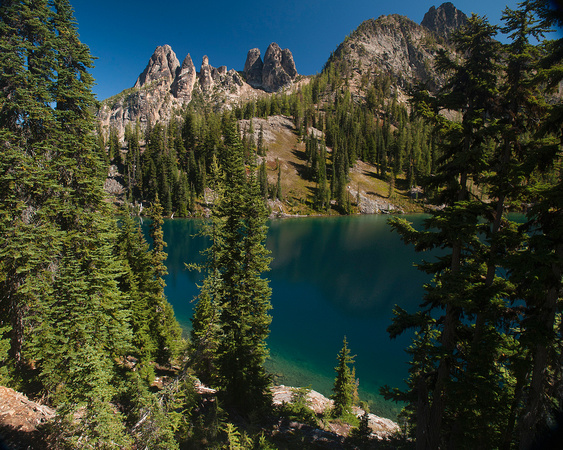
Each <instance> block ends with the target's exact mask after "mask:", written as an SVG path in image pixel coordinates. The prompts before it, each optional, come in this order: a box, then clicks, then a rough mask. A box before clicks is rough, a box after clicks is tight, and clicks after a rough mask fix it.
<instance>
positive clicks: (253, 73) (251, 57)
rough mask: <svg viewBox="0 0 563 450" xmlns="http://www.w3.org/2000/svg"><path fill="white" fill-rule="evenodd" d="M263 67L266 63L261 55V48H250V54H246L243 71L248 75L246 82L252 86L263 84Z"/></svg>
mask: <svg viewBox="0 0 563 450" xmlns="http://www.w3.org/2000/svg"><path fill="white" fill-rule="evenodd" d="M263 68H264V63H263V62H262V57H261V56H260V49H258V48H253V49H251V50H249V51H248V55H247V56H246V63H245V64H244V71H243V73H244V75H245V76H246V82H247V83H248V84H250V86H252V87H258V86H262V69H263Z"/></svg>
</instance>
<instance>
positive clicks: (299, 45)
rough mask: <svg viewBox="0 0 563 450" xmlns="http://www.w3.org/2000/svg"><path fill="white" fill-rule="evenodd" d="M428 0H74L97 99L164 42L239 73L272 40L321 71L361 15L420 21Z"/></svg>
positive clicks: (470, 5) (469, 7) (494, 14)
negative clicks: (248, 56)
mask: <svg viewBox="0 0 563 450" xmlns="http://www.w3.org/2000/svg"><path fill="white" fill-rule="evenodd" d="M441 3H442V2H441V1H440V2H434V1H432V0H401V1H383V0H371V1H368V0H279V1H272V2H265V1H264V0H261V1H256V0H252V1H248V2H240V1H234V0H229V1H223V0H216V1H210V0H197V1H185V2H178V1H172V0H159V1H146V0H136V1H132V0H113V1H110V0H96V1H92V0H74V1H73V0H71V4H72V6H73V7H74V10H75V16H76V19H77V21H78V27H79V33H80V39H81V41H82V42H84V43H85V44H87V45H88V46H89V47H90V51H91V53H92V55H93V56H95V57H97V58H98V59H97V60H96V61H95V65H96V67H95V68H94V69H93V70H92V74H93V76H94V78H95V79H96V83H97V86H95V88H94V92H95V93H96V95H97V97H98V99H99V100H103V99H105V98H107V97H110V96H112V95H114V94H117V93H119V92H121V91H122V90H124V89H127V88H130V87H132V86H133V85H134V84H135V80H136V79H137V77H138V76H139V74H140V73H141V72H142V71H143V70H144V68H145V66H146V64H147V62H148V60H149V58H150V57H151V55H152V53H153V51H154V49H155V48H156V47H157V46H159V45H164V44H169V45H170V46H171V47H172V49H173V50H174V52H175V53H176V55H177V57H178V60H179V61H180V63H182V61H183V59H184V57H185V56H186V55H187V54H188V53H190V55H191V57H192V59H193V61H194V64H195V66H196V68H197V69H198V70H199V67H200V65H201V60H202V58H203V56H204V55H207V56H208V57H209V63H210V64H211V65H212V66H214V67H219V66H222V65H225V66H227V68H228V69H233V68H234V69H236V70H242V69H243V68H244V62H245V60H246V54H247V52H248V50H250V49H251V48H255V47H258V48H259V49H260V51H261V52H262V55H264V53H265V52H266V49H267V47H268V45H269V44H270V43H271V42H277V43H278V44H279V46H280V47H282V48H289V49H290V50H291V52H292V53H293V57H294V60H295V64H296V66H297V71H298V72H299V73H300V74H303V75H312V74H315V73H318V72H320V71H321V69H322V67H323V64H324V63H325V62H326V60H327V59H328V57H329V55H330V53H331V52H332V51H334V50H335V49H336V47H337V46H338V44H340V43H341V42H342V41H343V40H344V38H345V36H346V35H347V34H350V32H352V31H353V30H354V29H356V28H357V27H358V25H360V23H362V22H363V21H364V20H367V19H370V18H377V17H379V16H381V15H389V14H401V15H404V16H407V17H409V18H410V19H412V20H413V21H415V22H417V23H420V22H421V20H422V18H423V17H424V14H425V13H426V12H427V11H428V9H430V7H431V6H436V7H438V6H439V5H440V4H441ZM452 3H453V4H454V5H455V6H456V7H457V8H458V9H460V10H461V11H463V12H464V13H466V14H467V15H469V14H471V13H472V12H474V13H476V14H479V15H486V16H487V17H488V19H489V20H490V21H491V22H492V23H499V21H500V17H501V13H502V10H503V9H504V8H505V6H507V5H508V6H509V7H511V8H515V7H516V5H517V1H516V0H472V1H470V0H458V1H452Z"/></svg>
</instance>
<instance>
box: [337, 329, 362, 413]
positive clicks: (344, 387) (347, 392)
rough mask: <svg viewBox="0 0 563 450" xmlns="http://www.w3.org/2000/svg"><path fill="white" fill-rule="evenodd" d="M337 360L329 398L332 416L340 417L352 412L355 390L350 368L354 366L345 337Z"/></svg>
mask: <svg viewBox="0 0 563 450" xmlns="http://www.w3.org/2000/svg"><path fill="white" fill-rule="evenodd" d="M337 359H338V365H337V366H336V367H335V368H334V370H335V371H336V378H335V380H334V387H333V388H332V391H333V392H334V394H333V395H332V396H331V398H332V400H334V410H333V414H334V415H335V416H336V417H340V416H342V415H344V414H347V413H351V412H352V405H353V402H354V392H355V390H356V388H357V387H356V380H355V379H354V376H353V372H354V371H353V369H352V368H350V365H351V364H354V356H351V355H350V349H349V348H348V341H347V340H346V336H344V341H343V343H342V349H341V350H340V352H339V353H338V358H337Z"/></svg>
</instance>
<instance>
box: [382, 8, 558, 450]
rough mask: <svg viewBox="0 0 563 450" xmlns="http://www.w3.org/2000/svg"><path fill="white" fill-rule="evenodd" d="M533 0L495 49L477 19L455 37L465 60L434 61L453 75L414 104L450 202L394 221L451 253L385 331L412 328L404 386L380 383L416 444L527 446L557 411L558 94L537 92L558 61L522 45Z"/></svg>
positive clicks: (537, 14)
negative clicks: (437, 151)
mask: <svg viewBox="0 0 563 450" xmlns="http://www.w3.org/2000/svg"><path fill="white" fill-rule="evenodd" d="M539 4H541V5H540V6H538V3H532V2H524V3H522V4H520V5H519V9H518V10H517V11H512V10H508V9H507V10H506V11H505V15H504V20H505V22H506V27H505V28H504V29H503V31H504V32H506V33H508V34H509V35H510V39H511V42H510V43H509V44H507V45H506V46H505V48H504V49H502V51H501V49H498V48H496V47H498V46H499V44H498V43H495V42H492V41H491V40H490V37H491V36H492V33H491V31H493V30H492V29H491V28H490V27H489V26H488V24H486V23H485V22H484V21H482V20H479V19H478V18H476V17H472V18H471V19H470V20H469V22H468V26H467V27H466V28H465V29H464V30H463V31H462V33H460V34H458V35H457V36H456V37H454V43H455V44H456V47H457V50H458V52H460V53H463V56H464V59H463V60H461V61H460V62H456V63H452V62H451V61H449V60H447V59H445V58H444V57H443V56H442V57H441V58H440V59H439V67H441V69H442V70H444V69H445V70H447V71H448V72H449V80H450V82H449V83H447V85H446V87H445V90H444V91H443V93H442V95H441V96H438V98H432V99H430V98H427V99H426V101H424V102H422V103H420V102H419V103H418V107H419V111H422V112H424V113H425V114H426V115H427V117H432V118H433V120H434V121H435V124H436V126H435V129H436V130H439V131H440V134H439V135H438V136H439V137H440V141H439V143H438V145H440V146H441V150H442V151H443V154H444V157H443V158H442V160H441V166H440V167H439V170H440V172H439V173H438V175H437V176H436V177H435V178H434V180H435V181H437V182H438V183H437V185H436V188H437V192H440V193H441V195H443V198H444V199H445V201H446V204H447V205H448V206H447V207H446V208H445V209H444V210H443V211H441V212H437V213H434V214H433V215H432V217H431V218H430V219H429V220H428V221H427V223H426V226H425V228H426V231H422V232H417V231H415V230H413V229H412V228H411V227H409V226H408V225H407V224H406V223H405V222H404V221H401V220H394V221H393V222H392V223H393V226H394V227H395V228H396V229H397V230H398V231H399V232H400V233H401V235H402V237H403V239H404V240H405V241H407V242H411V243H414V244H415V248H416V249H417V250H423V249H429V248H440V247H441V248H449V252H448V253H447V254H446V255H444V256H442V257H440V258H439V259H438V260H437V261H436V262H434V263H429V262H425V263H423V264H422V265H421V268H422V269H423V270H425V271H426V272H428V273H431V274H434V275H435V278H434V281H433V283H432V284H430V285H428V286H427V287H426V291H427V293H426V295H425V301H424V303H423V304H422V305H421V311H419V312H417V313H415V314H407V312H406V311H404V310H402V309H401V308H399V307H397V308H396V311H395V313H396V318H395V319H394V324H393V325H392V326H391V327H390V328H389V331H390V333H391V336H392V337H393V336H395V335H396V334H399V333H401V332H403V331H404V330H405V329H407V328H413V329H415V330H416V331H417V333H416V336H415V340H414V342H413V345H412V346H411V347H410V348H409V350H408V352H409V354H410V355H411V357H412V362H411V369H410V374H411V376H410V382H409V383H410V384H409V389H408V390H407V391H405V392H402V393H401V392H399V391H398V390H395V391H393V392H389V391H387V392H386V394H387V395H388V396H389V397H391V398H395V399H401V400H403V401H406V402H407V407H406V408H405V413H406V414H407V416H409V417H410V418H411V419H412V421H413V423H414V424H415V427H416V445H417V448H437V447H440V446H450V447H455V448H463V447H464V446H465V447H467V446H468V447H491V448H511V447H513V446H515V445H517V446H520V448H529V447H530V445H532V444H534V443H535V444H536V445H538V442H539V441H537V439H538V436H540V435H541V433H542V432H545V431H546V430H547V423H548V422H549V421H550V420H553V419H554V414H555V413H556V410H557V407H556V406H555V407H554V404H556V403H557V401H558V400H557V399H558V396H559V394H557V392H560V390H559V389H560V387H561V383H560V381H559V380H560V374H561V371H560V363H558V362H557V361H560V357H561V346H560V345H559V344H560V339H561V330H560V327H559V325H558V323H559V321H560V312H561V307H560V299H558V294H556V292H560V289H561V274H562V270H561V267H562V265H561V254H562V253H561V252H560V245H559V243H560V236H561V234H560V231H561V227H560V225H559V224H560V223H561V220H560V215H561V202H560V199H561V195H560V189H559V185H560V183H561V181H560V180H561V171H560V167H559V164H560V158H561V131H560V126H557V127H555V128H553V127H550V125H549V123H550V120H551V119H552V118H553V117H554V116H553V115H552V114H554V113H555V115H556V114H557V113H556V111H557V110H560V103H557V102H553V101H552V102H551V104H549V103H546V102H545V95H546V93H547V90H546V89H545V88H546V80H548V79H549V78H550V75H547V74H548V73H549V74H551V75H553V74H555V73H558V71H557V70H553V69H554V64H560V61H561V57H560V56H555V55H557V54H558V53H557V52H555V53H551V54H550V55H549V56H547V57H546V58H545V59H543V58H541V57H540V56H541V50H542V47H541V46H538V47H534V46H532V45H530V42H529V39H530V38H531V37H534V38H540V37H541V34H542V32H543V31H545V23H541V21H539V20H538V19H539V18H541V17H542V8H544V7H545V4H544V3H543V2H539ZM538 8H539V9H538ZM487 42H488V44H487ZM543 48H544V49H545V48H546V47H545V46H544V47H543ZM547 48H549V46H548V47H547ZM552 48H553V47H552ZM501 55H502V57H503V58H502V59H501ZM546 55H547V54H546ZM559 55H560V53H559ZM548 61H549V62H548ZM542 62H543V63H544V64H545V66H544V67H542ZM499 64H501V65H500V66H499ZM499 69H502V77H498V75H497V74H500V71H499ZM547 85H549V83H547ZM548 95H549V94H548ZM433 108H434V112H432V109H433ZM440 108H447V109H456V110H459V111H460V116H461V118H462V119H461V121H460V122H459V123H455V122H453V123H452V122H450V121H447V120H445V119H444V118H443V117H440V116H437V115H434V114H435V113H436V112H437V111H438V110H439V109H440ZM540 161H541V162H540ZM484 186H486V188H487V191H486V192H487V195H486V201H482V200H481V197H482V196H481V192H480V190H481V189H483V187H484ZM522 200H525V201H527V202H530V203H531V204H533V205H534V206H533V207H532V208H530V209H529V213H528V221H527V222H526V223H525V224H524V225H520V226H518V225H517V224H515V223H512V222H511V221H510V220H509V219H508V218H507V217H506V214H505V211H506V209H507V207H508V206H510V205H511V204H512V202H515V201H522ZM556 224H557V225H556ZM524 232H526V234H524ZM548 242H549V243H548ZM562 248H563V247H562ZM540 261H545V264H544V263H541V262H540ZM548 261H549V262H548ZM515 301H517V302H515ZM384 392H385V391H384ZM491 398H494V399H496V401H495V402H491ZM499 404H500V405H508V407H504V406H503V407H502V408H498V405H499ZM534 441H535V442H534Z"/></svg>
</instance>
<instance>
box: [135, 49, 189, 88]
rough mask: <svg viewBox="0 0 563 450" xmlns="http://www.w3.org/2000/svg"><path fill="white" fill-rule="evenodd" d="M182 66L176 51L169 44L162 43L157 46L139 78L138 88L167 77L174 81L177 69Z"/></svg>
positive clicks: (136, 84)
mask: <svg viewBox="0 0 563 450" xmlns="http://www.w3.org/2000/svg"><path fill="white" fill-rule="evenodd" d="M179 68H180V62H179V61H178V58H177V57H176V53H174V51H173V50H172V48H171V47H170V46H169V45H161V46H159V47H157V48H156V50H155V51H154V53H153V54H152V56H151V59H150V60H149V63H148V64H147V67H146V68H145V70H144V71H143V73H141V75H139V78H137V82H136V83H135V87H136V88H140V87H142V86H144V85H145V84H147V83H151V82H153V81H156V80H160V79H163V78H164V79H166V81H167V82H172V80H174V78H176V73H177V70H178V69H179Z"/></svg>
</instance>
